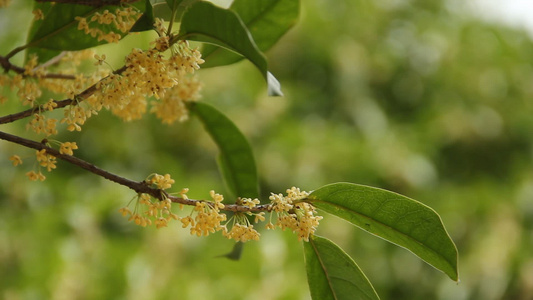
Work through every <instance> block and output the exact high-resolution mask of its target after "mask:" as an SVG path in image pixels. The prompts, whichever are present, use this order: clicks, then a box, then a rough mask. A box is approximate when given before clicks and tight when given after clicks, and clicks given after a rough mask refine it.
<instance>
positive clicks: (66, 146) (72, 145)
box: [59, 142, 78, 155]
mask: <svg viewBox="0 0 533 300" xmlns="http://www.w3.org/2000/svg"><path fill="white" fill-rule="evenodd" d="M76 149H78V145H76V142H65V143H61V146H60V147H59V153H61V154H66V155H73V154H74V152H73V151H72V150H76Z"/></svg>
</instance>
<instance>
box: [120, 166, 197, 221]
mask: <svg viewBox="0 0 533 300" xmlns="http://www.w3.org/2000/svg"><path fill="white" fill-rule="evenodd" d="M145 182H146V183H147V184H150V185H152V186H153V187H154V188H157V189H160V190H164V189H168V188H170V187H171V186H172V184H173V183H174V179H172V178H170V175H169V174H165V175H160V174H152V175H150V176H148V178H147V179H146V180H145ZM188 191H189V189H187V188H184V189H182V190H181V192H180V195H181V196H182V197H183V198H186V197H187V195H186V193H187V192H188ZM162 195H165V194H162ZM134 200H135V208H134V209H133V211H132V210H131V209H130V208H129V207H128V206H129V205H130V204H131V202H133V201H134ZM119 212H120V213H121V214H122V215H123V216H125V217H127V216H129V219H128V221H133V222H134V223H135V224H136V225H139V226H142V227H146V226H150V225H152V224H154V225H155V226H156V228H158V229H159V228H162V227H167V226H168V223H169V222H170V221H172V220H180V217H178V215H176V214H175V213H173V212H172V201H170V199H168V198H166V197H165V196H163V200H159V199H154V198H152V197H151V196H150V195H148V194H145V193H140V194H138V195H136V197H135V198H133V199H132V201H130V203H128V205H126V206H125V207H122V208H121V209H119ZM152 220H153V221H152Z"/></svg>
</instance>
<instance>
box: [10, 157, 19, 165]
mask: <svg viewBox="0 0 533 300" xmlns="http://www.w3.org/2000/svg"><path fill="white" fill-rule="evenodd" d="M9 160H11V161H12V162H13V166H18V165H22V159H21V158H20V156H18V155H13V156H11V157H10V158H9Z"/></svg>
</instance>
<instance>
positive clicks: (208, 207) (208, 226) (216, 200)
mask: <svg viewBox="0 0 533 300" xmlns="http://www.w3.org/2000/svg"><path fill="white" fill-rule="evenodd" d="M209 194H210V196H211V198H212V200H213V201H212V202H206V201H198V202H196V205H195V207H194V208H193V211H192V212H191V215H190V216H188V217H184V218H181V223H182V224H183V228H186V227H188V226H191V229H190V233H191V235H196V236H208V235H209V234H211V233H214V232H216V231H217V230H222V228H223V227H222V226H221V222H224V221H226V215H225V214H223V213H220V209H221V208H224V207H225V206H224V204H223V203H222V201H224V197H223V196H222V195H220V194H217V193H215V191H210V193H209ZM193 216H194V217H193Z"/></svg>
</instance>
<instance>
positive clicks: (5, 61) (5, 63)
mask: <svg viewBox="0 0 533 300" xmlns="http://www.w3.org/2000/svg"><path fill="white" fill-rule="evenodd" d="M62 56H64V54H59V55H57V56H55V57H54V58H52V59H50V60H49V61H47V62H46V63H44V64H42V65H40V66H37V67H35V69H34V70H37V69H40V68H46V67H47V66H50V65H52V64H54V63H56V62H57V60H59V59H61V57H62ZM0 65H2V68H3V69H4V71H5V72H9V71H15V72H16V73H18V74H24V72H25V71H26V70H25V69H24V68H22V67H19V66H16V65H14V64H12V63H11V62H10V61H9V58H7V57H4V56H1V55H0ZM24 77H27V75H24ZM40 78H51V79H75V78H76V77H75V76H74V75H68V74H58V73H50V74H45V75H43V76H41V77H40Z"/></svg>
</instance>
